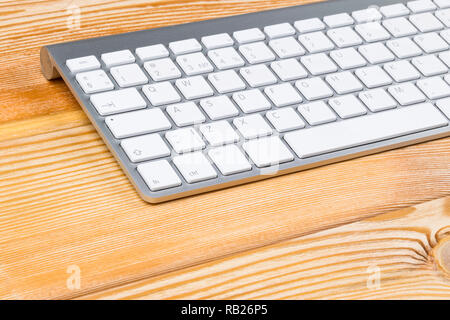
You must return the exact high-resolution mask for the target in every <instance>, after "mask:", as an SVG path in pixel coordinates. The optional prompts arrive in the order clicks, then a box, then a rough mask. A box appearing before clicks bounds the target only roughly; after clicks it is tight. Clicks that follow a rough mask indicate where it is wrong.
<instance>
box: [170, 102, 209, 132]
mask: <svg viewBox="0 0 450 320" xmlns="http://www.w3.org/2000/svg"><path fill="white" fill-rule="evenodd" d="M166 112H167V113H168V114H169V116H170V117H171V118H172V120H173V122H175V124H176V125H177V126H178V127H185V126H190V125H194V124H198V123H203V122H205V121H206V118H205V116H204V115H203V113H202V112H201V111H200V109H199V108H198V107H197V105H196V104H195V103H194V102H192V101H190V102H184V103H178V104H172V105H170V106H167V108H166Z"/></svg>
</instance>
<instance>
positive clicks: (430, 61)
mask: <svg viewBox="0 0 450 320" xmlns="http://www.w3.org/2000/svg"><path fill="white" fill-rule="evenodd" d="M411 62H412V64H413V65H414V66H415V67H416V68H417V69H419V71H420V72H421V73H422V74H423V75H424V76H425V77H431V76H436V75H438V74H443V73H447V72H448V68H447V67H446V66H445V64H444V63H443V62H441V60H439V59H438V58H437V57H436V56H434V55H429V56H421V57H417V58H414V59H412V60H411Z"/></svg>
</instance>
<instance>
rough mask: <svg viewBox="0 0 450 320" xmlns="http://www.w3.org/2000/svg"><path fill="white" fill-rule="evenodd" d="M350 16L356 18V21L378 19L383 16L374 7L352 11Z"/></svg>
mask: <svg viewBox="0 0 450 320" xmlns="http://www.w3.org/2000/svg"><path fill="white" fill-rule="evenodd" d="M352 17H353V18H354V19H355V20H356V22H357V23H363V22H371V21H378V20H381V19H382V18H383V16H382V15H381V13H380V12H379V11H378V10H377V9H375V8H368V9H363V10H358V11H353V13H352Z"/></svg>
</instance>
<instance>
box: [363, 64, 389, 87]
mask: <svg viewBox="0 0 450 320" xmlns="http://www.w3.org/2000/svg"><path fill="white" fill-rule="evenodd" d="M355 74H356V76H357V77H358V78H359V80H361V81H362V83H364V85H365V86H366V87H367V88H370V89H372V88H377V87H382V86H385V85H388V84H391V83H392V79H391V78H390V77H389V75H388V74H387V73H386V72H384V71H383V69H381V68H380V67H378V66H371V67H366V68H361V69H358V70H356V71H355Z"/></svg>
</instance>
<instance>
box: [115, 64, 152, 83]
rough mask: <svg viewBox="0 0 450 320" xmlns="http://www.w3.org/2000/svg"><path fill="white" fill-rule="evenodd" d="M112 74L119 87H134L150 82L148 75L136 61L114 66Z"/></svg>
mask: <svg viewBox="0 0 450 320" xmlns="http://www.w3.org/2000/svg"><path fill="white" fill-rule="evenodd" d="M110 72H111V75H112V76H113V77H114V80H116V82H117V84H118V85H119V87H122V88H125V87H134V86H139V85H142V84H146V83H148V79H147V76H146V75H145V74H144V72H143V71H142V70H141V67H139V66H138V65H137V64H136V63H133V64H126V65H123V66H118V67H112V68H111V70H110Z"/></svg>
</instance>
